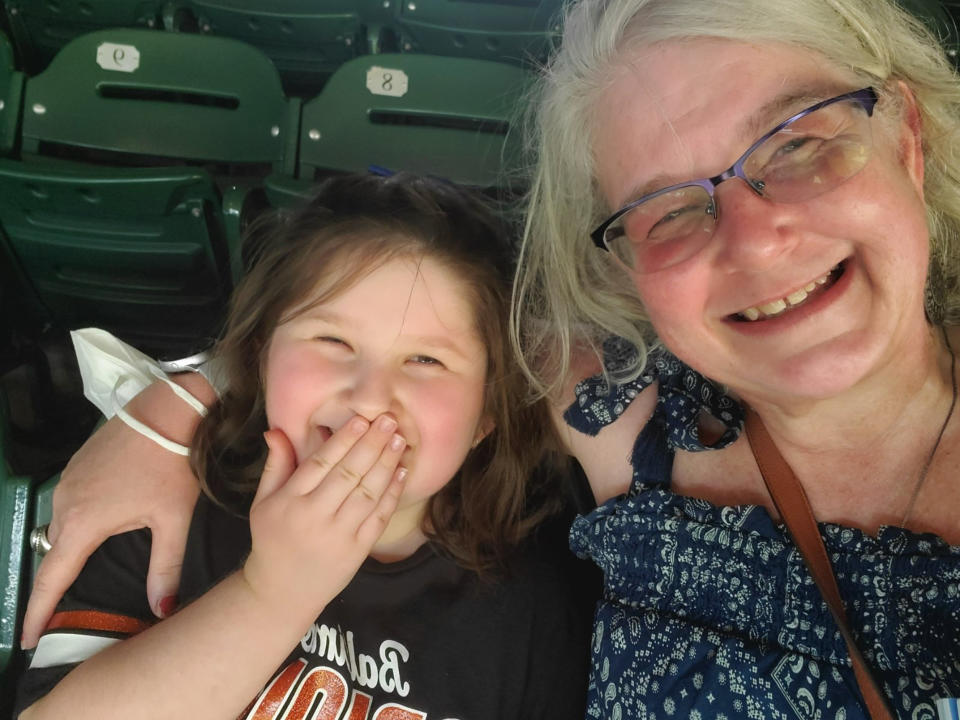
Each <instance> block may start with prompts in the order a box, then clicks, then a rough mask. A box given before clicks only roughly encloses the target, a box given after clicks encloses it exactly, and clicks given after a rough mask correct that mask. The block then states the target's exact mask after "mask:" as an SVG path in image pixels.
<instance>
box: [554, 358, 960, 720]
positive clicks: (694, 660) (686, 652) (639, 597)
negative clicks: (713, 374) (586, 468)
mask: <svg viewBox="0 0 960 720" xmlns="http://www.w3.org/2000/svg"><path fill="white" fill-rule="evenodd" d="M605 349H606V351H607V359H608V366H609V364H610V363H611V362H613V363H616V362H617V358H620V359H622V358H623V356H624V352H628V351H626V350H625V348H624V347H623V345H622V343H618V342H615V341H610V342H608V343H607V345H606V347H605ZM654 380H659V402H658V404H657V408H656V410H655V412H654V415H653V417H652V418H651V421H650V422H649V423H648V424H647V426H646V427H645V429H644V430H643V432H642V433H641V434H640V435H639V436H638V438H637V441H636V444H635V446H634V449H633V455H632V462H633V468H634V473H633V483H632V486H631V488H630V491H629V492H628V493H627V495H625V496H621V497H618V498H613V499H611V500H610V501H608V502H606V503H604V504H603V505H601V506H600V507H598V508H597V509H596V510H594V511H593V512H591V513H589V514H587V515H584V516H581V517H579V518H577V520H576V521H575V522H574V525H573V528H572V529H571V533H570V544H571V547H572V548H573V550H574V552H576V553H577V554H578V555H579V556H581V557H584V558H590V559H592V560H593V561H594V562H595V563H596V564H597V565H598V566H599V567H600V568H601V569H602V570H603V574H604V591H603V596H602V598H601V600H600V602H599V604H598V607H597V613H596V618H595V626H594V634H593V646H592V653H593V663H592V664H593V667H592V671H591V678H590V698H589V704H588V709H587V717H588V718H611V719H612V720H620V719H621V718H649V719H650V720H670V719H673V718H677V719H682V720H687V719H690V720H734V719H738V718H748V719H750V720H793V719H794V718H802V719H803V720H860V719H863V720H868V718H869V716H868V714H867V711H866V709H865V707H864V705H863V701H862V699H861V695H860V692H859V690H858V688H857V683H856V680H855V678H854V675H853V670H852V668H851V665H850V659H849V655H848V653H847V649H846V646H845V644H844V641H843V638H842V637H841V635H840V633H839V631H838V630H837V627H836V625H835V623H834V621H833V619H832V617H831V616H830V612H829V610H828V609H827V606H826V604H825V603H824V602H823V600H822V599H821V596H820V593H819V591H818V589H817V586H816V585H815V584H814V582H813V579H812V578H811V576H810V574H809V572H808V571H807V568H806V566H805V565H804V562H803V558H802V557H801V555H800V553H799V551H798V550H797V549H796V547H794V545H793V543H792V542H791V541H790V539H789V537H788V535H787V534H786V531H785V529H783V528H782V527H780V526H778V525H776V524H774V523H773V522H772V521H771V519H770V516H769V515H768V513H767V512H766V510H765V509H763V508H760V507H756V506H752V505H751V506H740V507H718V506H716V505H713V504H711V503H708V502H705V501H702V500H696V499H692V498H688V497H682V496H679V495H676V494H674V493H672V492H671V491H670V474H671V467H672V464H673V457H674V452H675V450H676V449H677V448H681V449H684V450H707V449H710V448H718V447H723V446H725V445H728V444H729V443H731V442H733V440H735V439H736V438H737V437H738V435H739V433H740V428H741V426H742V410H741V408H740V407H739V405H738V404H737V403H736V402H735V401H733V400H732V399H731V398H729V397H728V396H726V395H724V394H723V392H722V391H721V390H720V389H719V388H718V387H717V386H715V385H713V384H712V383H710V382H709V381H707V380H706V379H704V378H703V377H702V376H700V375H699V374H697V373H695V372H693V371H692V370H690V369H689V368H688V367H686V366H685V365H683V364H682V363H680V362H679V361H678V360H677V359H676V358H674V357H673V356H671V355H669V354H668V353H666V352H665V351H662V350H660V351H655V352H654V353H652V354H651V356H650V359H649V361H648V363H647V367H646V369H645V371H644V373H643V374H642V376H641V377H640V378H639V379H638V380H637V381H635V382H633V383H630V384H628V385H622V386H616V387H614V388H613V389H612V390H611V391H609V392H608V389H607V387H606V386H605V385H604V383H603V381H602V379H601V378H591V379H588V380H585V381H584V382H582V383H580V385H579V386H578V387H577V402H576V403H574V405H573V406H571V407H570V409H569V410H568V411H567V414H566V419H567V422H568V423H569V424H570V425H571V426H573V427H574V428H576V429H578V430H581V431H583V432H587V433H590V434H595V433H596V432H598V431H599V430H600V428H602V427H603V426H604V425H606V424H608V423H610V422H613V421H614V420H615V419H616V417H617V416H618V415H619V414H620V413H622V412H623V410H624V409H625V407H626V406H627V405H628V404H629V402H630V401H631V400H632V399H633V398H634V397H636V395H637V393H638V392H639V391H640V390H641V389H642V388H644V387H646V386H647V385H649V384H650V383H652V382H653V381H654ZM703 409H705V410H707V411H708V412H710V413H711V414H712V415H713V416H714V417H716V418H717V419H719V420H721V421H722V422H723V423H724V424H725V425H726V427H727V429H726V432H725V433H724V434H723V436H722V437H721V438H720V439H719V440H718V441H717V442H716V443H714V444H713V445H711V446H710V447H709V448H708V447H706V446H705V445H704V444H702V443H701V442H700V440H699V437H698V434H697V418H698V415H699V413H700V412H701V411H702V410H703ZM957 511H958V522H960V508H958V509H957ZM820 531H821V534H822V536H823V539H824V543H825V545H826V548H827V552H828V554H829V555H830V559H831V562H832V563H833V567H834V572H835V574H836V577H837V583H838V584H839V587H840V592H841V595H842V596H843V597H844V599H845V601H846V604H847V614H848V616H849V619H850V622H851V625H852V627H853V630H854V634H855V635H856V637H857V639H858V642H859V645H860V647H861V649H862V650H863V651H864V655H865V657H866V658H867V661H868V662H869V663H870V665H871V667H872V668H874V670H875V676H876V677H877V679H878V681H879V683H880V685H881V687H882V689H883V690H884V692H885V694H886V695H887V697H888V698H889V699H890V704H891V706H892V708H893V710H894V712H895V713H896V714H897V715H898V717H899V718H901V719H903V720H906V719H910V720H937V718H938V713H937V709H936V705H937V700H938V699H941V698H956V697H958V696H960V547H950V546H948V545H947V544H946V543H945V542H943V541H942V540H940V539H939V538H937V537H936V536H933V535H920V534H916V533H912V532H909V531H906V530H902V529H900V528H896V527H884V528H881V530H880V531H879V533H878V536H877V537H876V538H874V537H871V536H869V535H866V534H864V533H862V532H860V531H858V530H855V529H852V528H847V527H842V526H839V525H832V524H826V523H824V524H821V526H820Z"/></svg>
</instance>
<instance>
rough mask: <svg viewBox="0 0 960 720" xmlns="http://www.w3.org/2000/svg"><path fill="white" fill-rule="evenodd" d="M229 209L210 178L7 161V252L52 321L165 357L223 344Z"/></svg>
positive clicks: (2, 204)
mask: <svg viewBox="0 0 960 720" xmlns="http://www.w3.org/2000/svg"><path fill="white" fill-rule="evenodd" d="M219 208H220V198H219V195H218V193H217V190H216V188H215V186H214V182H213V179H212V178H211V177H210V175H209V174H207V173H206V172H204V171H203V170H201V169H193V168H102V167H97V166H88V167H83V166H77V165H63V164H44V163H24V162H19V161H14V160H0V223H2V226H3V228H2V229H3V233H4V235H5V238H0V241H2V240H4V239H5V242H6V245H7V249H8V252H9V253H10V255H12V257H13V258H14V259H15V261H16V262H17V263H18V265H19V267H20V268H21V269H22V271H23V274H24V275H25V276H26V277H27V278H28V280H29V282H30V284H31V286H32V289H33V291H34V292H35V294H36V296H37V298H38V299H39V301H40V302H41V303H42V305H43V306H44V307H45V309H46V311H47V312H48V316H49V318H50V319H51V320H52V321H54V322H55V323H56V324H57V325H59V326H61V327H82V326H85V325H99V326H102V327H104V328H107V329H110V330H111V331H113V332H115V333H116V334H117V335H119V336H120V337H122V338H124V339H126V340H127V341H129V342H131V343H133V344H135V345H138V346H140V347H143V348H145V349H152V350H154V351H173V350H174V349H176V348H185V349H189V348H190V347H191V346H192V345H193V344H195V342H196V340H197V339H199V338H205V337H213V336H215V335H216V332H217V330H218V328H219V324H220V321H221V317H222V314H223V308H224V306H225V301H226V297H227V295H228V293H229V290H230V287H231V285H232V283H231V281H230V274H229V264H230V260H229V258H228V249H227V247H226V241H225V239H224V231H223V228H222V223H221V222H220V219H219V216H218V213H219Z"/></svg>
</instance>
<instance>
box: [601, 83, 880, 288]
mask: <svg viewBox="0 0 960 720" xmlns="http://www.w3.org/2000/svg"><path fill="white" fill-rule="evenodd" d="M876 104H877V92H876V90H874V89H873V88H870V87H867V88H863V89H862V90H857V91H855V92H849V93H845V94H843V95H838V96H837V97H834V98H830V99H829V100H824V101H822V102H818V103H817V104H816V105H812V106H811V107H808V108H807V109H806V110H802V111H801V112H799V113H797V114H796V115H794V116H793V117H791V118H789V119H787V120H785V121H784V122H782V123H780V124H779V125H777V126H776V127H775V128H773V130H771V131H770V132H768V133H767V134H766V135H764V136H763V137H761V138H760V139H759V140H757V141H756V142H755V143H754V144H753V145H751V146H750V147H749V148H747V151H746V152H745V153H744V154H743V155H741V156H740V158H739V159H738V160H737V161H736V162H735V163H734V164H733V165H731V166H730V167H729V168H728V169H726V170H724V171H723V172H722V173H720V174H719V175H715V176H714V177H711V178H704V179H702V180H690V181H688V182H684V183H680V184H678V185H671V186H670V187H666V188H663V189H662V190H657V191H656V192H653V193H650V194H648V195H644V196H643V197H641V198H640V199H638V200H634V201H633V202H631V203H630V204H628V205H625V206H624V207H622V208H620V209H619V210H617V211H616V212H615V213H614V214H613V215H611V216H610V217H609V218H607V219H606V220H605V221H604V222H603V224H602V225H600V226H599V227H598V228H597V229H596V230H594V231H593V232H592V233H591V234H590V237H591V238H592V239H593V242H594V243H595V244H596V246H597V247H599V248H602V249H605V250H608V251H610V252H611V253H612V254H613V255H614V256H615V257H616V258H617V260H619V261H620V262H621V263H623V264H624V265H625V266H626V268H627V269H628V270H629V271H630V272H632V273H636V274H645V273H651V272H656V271H657V270H663V269H665V268H668V267H670V266H671V265H676V264H677V263H680V262H683V261H684V260H686V259H688V258H690V257H693V256H694V255H696V254H697V253H698V252H699V251H700V250H701V249H702V248H703V247H704V246H705V245H706V244H707V242H708V241H709V240H710V238H711V237H713V233H714V230H715V229H716V225H717V202H716V199H715V198H714V191H715V190H716V187H717V185H719V184H720V183H722V182H724V181H726V180H729V179H730V178H733V177H737V178H740V179H741V180H743V181H744V182H745V183H747V185H749V186H750V188H751V189H753V191H754V192H755V193H757V195H760V196H761V197H765V198H768V199H770V200H773V201H775V202H785V203H793V202H803V201H805V200H810V199H812V198H814V197H816V196H817V195H820V194H822V193H825V192H827V191H829V190H833V189H834V188H836V187H838V186H839V185H841V184H842V183H844V182H846V181H847V180H849V179H850V178H852V177H853V176H854V175H856V174H857V173H858V172H860V170H862V169H863V167H864V166H865V165H866V164H867V160H869V159H870V148H871V145H872V141H871V135H870V118H871V117H872V116H873V108H874V106H875V105H876Z"/></svg>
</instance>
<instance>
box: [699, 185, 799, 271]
mask: <svg viewBox="0 0 960 720" xmlns="http://www.w3.org/2000/svg"><path fill="white" fill-rule="evenodd" d="M715 193H716V200H717V208H718V213H717V227H716V230H715V231H714V234H715V237H714V241H715V242H716V243H717V253H718V257H719V260H720V262H721V264H722V266H723V267H725V268H726V269H728V270H729V271H731V272H739V271H751V272H755V271H760V270H766V269H768V268H769V267H771V266H772V265H774V264H776V263H777V262H778V261H779V260H780V258H781V256H783V255H784V253H787V252H789V251H790V250H792V249H793V248H794V246H795V245H796V243H797V242H798V240H799V235H798V233H797V230H796V228H797V225H796V223H794V222H793V219H794V217H795V214H796V210H797V208H798V206H797V205H784V204H782V203H776V202H773V201H772V200H769V199H768V198H765V197H762V196H761V195H758V194H757V192H756V191H754V190H753V189H752V188H751V187H750V186H749V185H747V184H746V183H745V182H741V181H739V180H737V179H731V181H730V182H725V183H723V186H722V187H718V188H717V189H716V191H715Z"/></svg>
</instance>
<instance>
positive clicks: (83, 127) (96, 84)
mask: <svg viewBox="0 0 960 720" xmlns="http://www.w3.org/2000/svg"><path fill="white" fill-rule="evenodd" d="M289 110H290V106H289V104H288V103H287V100H286V97H285V96H284V93H283V89H282V87H281V85H280V78H279V76H278V74H277V71H276V68H274V67H273V64H272V63H271V62H270V61H269V59H268V58H267V57H266V56H265V55H263V53H261V52H260V51H258V50H257V49H256V48H252V47H250V46H249V45H246V44H244V43H241V42H238V41H235V40H227V39H223V38H213V37H201V36H198V35H187V34H182V33H163V32H153V31H148V30H125V29H116V30H102V31H99V32H95V33H90V34H88V35H83V36H81V37H78V38H76V39H75V40H73V41H72V42H71V43H70V44H68V45H67V46H66V47H64V48H63V50H61V51H60V53H58V54H57V56H56V58H55V59H54V60H53V62H52V63H50V66H49V67H48V68H47V70H45V71H44V72H43V73H41V74H40V75H37V76H36V77H33V78H30V79H29V80H28V81H27V87H26V94H25V99H24V117H23V131H22V132H23V152H24V153H25V154H33V153H38V152H40V151H41V150H42V148H41V147H40V144H41V143H47V144H49V143H59V144H63V145H68V146H71V147H81V148H89V149H96V150H106V151H112V152H122V153H128V154H134V155H146V156H155V157H156V156H159V157H164V158H178V159H184V160H191V161H199V162H223V163H263V164H268V165H271V166H273V167H274V168H277V169H280V168H282V167H283V160H284V151H285V150H286V148H287V138H286V130H287V128H288V127H289V125H290V123H289V119H288V117H287V114H288V111H289Z"/></svg>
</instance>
